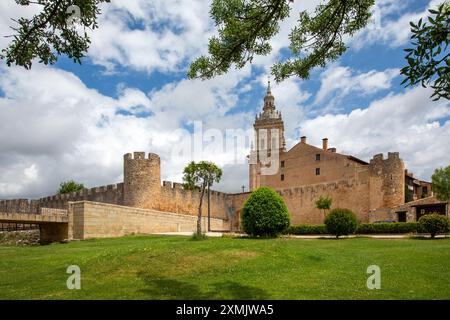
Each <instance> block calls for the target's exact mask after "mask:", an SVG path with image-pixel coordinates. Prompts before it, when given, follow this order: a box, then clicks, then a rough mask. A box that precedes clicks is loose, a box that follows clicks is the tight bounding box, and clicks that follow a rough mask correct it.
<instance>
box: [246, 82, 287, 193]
mask: <svg viewBox="0 0 450 320" xmlns="http://www.w3.org/2000/svg"><path fill="white" fill-rule="evenodd" d="M253 128H254V130H255V131H254V144H253V145H252V150H251V151H250V156H249V184H250V191H252V190H255V189H256V188H258V187H260V186H261V175H266V174H267V175H273V174H275V173H277V172H278V170H279V167H280V154H281V153H283V152H285V151H286V142H285V140H284V122H283V118H282V116H281V112H280V111H278V110H276V107H275V97H274V96H273V95H272V91H271V88H270V81H269V83H268V85H267V93H266V96H265V97H264V106H263V112H262V113H259V114H258V115H256V117H255V123H254V124H253Z"/></svg>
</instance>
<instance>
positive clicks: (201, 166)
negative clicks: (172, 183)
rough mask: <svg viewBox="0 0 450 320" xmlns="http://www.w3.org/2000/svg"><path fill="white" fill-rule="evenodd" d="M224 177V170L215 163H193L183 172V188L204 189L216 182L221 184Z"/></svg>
mask: <svg viewBox="0 0 450 320" xmlns="http://www.w3.org/2000/svg"><path fill="white" fill-rule="evenodd" d="M221 177H222V170H221V169H220V168H219V167H218V166H217V165H216V164H214V163H213V162H209V161H200V162H194V161H191V162H190V163H189V164H188V165H187V166H186V167H185V168H184V171H183V182H184V184H183V187H184V188H185V189H190V190H192V189H200V190H202V189H204V188H206V187H207V186H208V185H209V186H212V185H213V183H214V182H219V181H220V178H221Z"/></svg>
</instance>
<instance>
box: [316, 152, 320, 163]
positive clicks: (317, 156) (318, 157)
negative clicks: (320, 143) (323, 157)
mask: <svg viewBox="0 0 450 320" xmlns="http://www.w3.org/2000/svg"><path fill="white" fill-rule="evenodd" d="M316 161H320V153H318V154H316Z"/></svg>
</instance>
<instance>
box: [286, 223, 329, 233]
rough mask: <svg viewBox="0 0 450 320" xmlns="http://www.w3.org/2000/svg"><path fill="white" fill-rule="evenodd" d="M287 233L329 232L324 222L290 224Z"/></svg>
mask: <svg viewBox="0 0 450 320" xmlns="http://www.w3.org/2000/svg"><path fill="white" fill-rule="evenodd" d="M285 233H286V234H327V227H326V226H325V225H324V224H317V225H315V224H299V225H296V226H290V227H289V228H288V229H287V230H286V231H285Z"/></svg>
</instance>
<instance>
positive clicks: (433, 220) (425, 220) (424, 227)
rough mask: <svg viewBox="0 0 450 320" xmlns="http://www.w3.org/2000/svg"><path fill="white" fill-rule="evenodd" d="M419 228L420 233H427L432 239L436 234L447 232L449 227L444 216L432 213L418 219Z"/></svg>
mask: <svg viewBox="0 0 450 320" xmlns="http://www.w3.org/2000/svg"><path fill="white" fill-rule="evenodd" d="M419 227H420V229H421V231H424V232H427V233H429V234H430V235H431V238H434V237H435V236H436V234H438V233H445V232H448V231H449V227H450V225H449V220H448V218H447V217H446V216H443V215H440V214H437V213H432V214H426V215H424V216H422V217H420V219H419Z"/></svg>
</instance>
